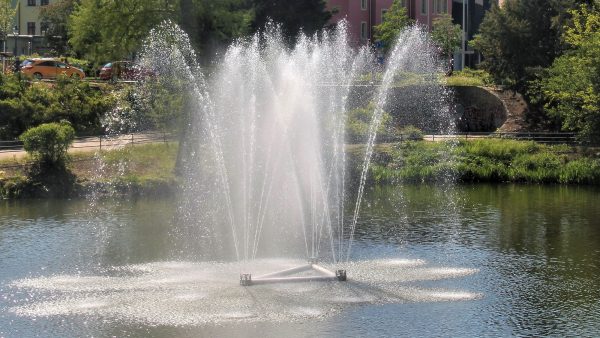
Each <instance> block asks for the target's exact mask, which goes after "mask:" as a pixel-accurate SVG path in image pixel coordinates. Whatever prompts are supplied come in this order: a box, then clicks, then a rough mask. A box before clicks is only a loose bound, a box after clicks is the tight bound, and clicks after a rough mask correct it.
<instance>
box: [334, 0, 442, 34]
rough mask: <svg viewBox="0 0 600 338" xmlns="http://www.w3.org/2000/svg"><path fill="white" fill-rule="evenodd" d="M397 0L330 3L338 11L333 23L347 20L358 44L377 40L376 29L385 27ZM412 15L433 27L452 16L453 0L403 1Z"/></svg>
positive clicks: (336, 0) (349, 0)
mask: <svg viewBox="0 0 600 338" xmlns="http://www.w3.org/2000/svg"><path fill="white" fill-rule="evenodd" d="M393 2H394V1H393V0H328V9H329V10H330V11H333V12H334V15H333V16H332V18H331V22H332V23H336V22H339V21H340V20H342V19H346V20H347V21H348V23H349V25H350V36H351V40H352V41H353V42H354V43H355V44H357V45H360V44H365V43H369V42H371V41H373V27H374V26H377V25H379V24H381V22H382V21H383V19H384V14H385V12H387V10H388V9H389V8H390V7H391V6H392V3H393ZM400 3H401V5H402V6H404V7H406V10H407V14H408V16H409V17H410V18H411V19H413V20H415V21H416V22H417V23H419V24H422V25H425V26H427V27H429V28H431V24H432V22H433V20H434V19H435V18H436V17H438V16H440V15H442V14H450V15H452V8H453V7H452V0H400Z"/></svg>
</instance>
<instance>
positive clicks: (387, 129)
mask: <svg viewBox="0 0 600 338" xmlns="http://www.w3.org/2000/svg"><path fill="white" fill-rule="evenodd" d="M374 112H375V105H374V104H373V103H372V102H371V103H369V104H368V105H367V106H366V107H361V108H357V109H353V110H351V111H349V112H348V120H347V122H346V140H347V141H349V142H352V143H362V142H366V141H367V140H368V138H369V128H370V126H371V123H372V119H373V113H374ZM392 129H393V126H392V123H391V116H390V114H389V113H388V112H385V111H384V112H383V113H382V116H381V124H380V125H379V129H378V130H377V140H379V141H389V140H391V139H392V138H393V135H394V132H393V130H392Z"/></svg>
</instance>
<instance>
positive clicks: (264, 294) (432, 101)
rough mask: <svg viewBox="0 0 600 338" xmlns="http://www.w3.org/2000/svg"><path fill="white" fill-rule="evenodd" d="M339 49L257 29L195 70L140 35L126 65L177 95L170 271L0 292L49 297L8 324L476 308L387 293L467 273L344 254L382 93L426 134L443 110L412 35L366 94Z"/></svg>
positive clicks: (411, 291)
mask: <svg viewBox="0 0 600 338" xmlns="http://www.w3.org/2000/svg"><path fill="white" fill-rule="evenodd" d="M347 36H348V35H347V28H346V26H345V25H344V24H342V25H340V26H338V28H336V29H335V30H332V31H324V32H322V33H321V34H320V35H319V36H314V37H306V36H300V37H299V38H298V41H297V43H296V45H295V46H293V47H290V46H288V45H286V44H285V43H284V39H283V38H282V37H281V34H280V33H279V31H278V29H277V27H276V26H275V25H270V26H268V27H267V28H266V29H265V31H264V32H262V33H261V34H257V35H255V36H254V37H252V38H249V39H245V40H239V41H237V42H235V43H233V44H232V45H231V46H230V47H229V49H228V50H227V52H226V53H225V54H224V55H221V56H219V61H218V62H217V63H215V64H213V65H212V67H211V68H210V69H211V71H210V72H206V71H203V69H202V68H201V67H200V65H199V63H198V58H197V55H196V54H195V52H194V50H193V48H192V47H191V46H190V43H189V41H188V40H187V37H186V35H185V33H184V32H183V31H181V30H180V29H179V28H178V27H177V26H175V25H172V24H169V23H165V24H164V25H162V26H160V27H158V28H156V29H155V30H153V31H152V32H151V33H150V36H149V38H148V40H147V42H146V44H145V49H144V52H143V53H142V54H141V58H140V62H141V63H143V64H144V63H147V64H148V65H152V67H153V68H154V69H156V72H157V77H156V78H152V79H151V81H153V82H158V83H159V84H161V83H163V84H164V83H167V84H169V85H173V87H174V88H186V89H187V95H188V96H187V104H186V114H188V115H187V121H188V123H187V128H184V138H182V140H181V141H182V142H181V143H180V148H182V152H183V154H184V155H186V156H184V157H182V159H181V163H180V170H181V172H182V174H183V176H184V177H185V184H183V187H184V188H183V192H182V194H181V195H182V196H181V199H180V200H179V202H178V203H177V207H178V212H177V216H176V221H175V222H174V224H173V229H172V230H171V237H172V239H173V243H172V246H173V247H174V249H173V251H174V254H173V255H172V256H170V257H169V258H167V260H169V259H171V261H166V262H160V261H158V262H154V261H152V262H150V263H147V262H146V263H141V264H136V263H137V262H134V263H133V264H129V265H125V266H118V264H114V265H113V264H112V263H109V266H108V267H106V268H105V270H103V271H101V273H100V274H101V276H97V275H96V271H95V270H94V271H93V272H92V273H91V275H89V274H90V273H88V275H69V274H67V275H55V276H42V277H39V278H25V279H22V280H17V281H14V282H13V283H12V284H11V285H10V287H12V288H15V289H18V290H36V291H37V292H38V293H39V294H45V293H47V294H48V295H49V296H48V297H46V298H45V297H41V296H40V297H39V299H38V298H36V299H34V300H33V301H32V302H30V303H28V302H26V301H24V302H22V303H18V304H16V305H13V306H12V308H11V309H10V311H11V313H14V314H15V315H16V316H20V317H36V316H46V317H47V316H66V315H73V314H76V315H90V314H93V315H100V316H101V317H103V318H105V317H110V318H118V319H122V318H124V319H125V320H132V321H136V322H143V323H151V324H152V325H155V326H160V325H172V326H184V325H203V324H209V323H210V324H214V323H222V322H230V321H236V322H252V321H282V320H284V321H295V320H300V321H302V320H304V319H306V318H322V317H327V316H330V315H333V314H336V313H338V312H339V311H340V309H341V308H342V307H344V306H347V304H365V303H368V304H386V303H401V302H406V301H414V302H419V301H455V300H471V299H477V298H479V297H480V294H478V293H469V292H462V291H460V292H459V291H453V290H443V289H442V290H440V289H428V288H422V289H421V288H418V287H415V286H414V285H407V286H402V285H401V283H403V282H406V283H411V282H414V281H437V280H440V279H445V278H456V277H463V276H468V275H472V274H474V273H475V272H476V271H477V270H476V269H461V268H447V267H427V266H424V265H425V262H424V261H422V260H420V259H397V258H386V257H385V255H383V254H381V253H377V254H376V255H372V256H367V257H366V258H365V257H362V259H361V258H360V257H359V259H357V257H354V256H353V250H357V249H356V248H355V247H353V246H356V245H355V244H354V241H355V234H356V233H357V230H359V229H360V227H361V225H360V223H359V216H360V214H361V205H362V196H363V194H364V193H365V187H366V185H367V172H368V170H369V164H370V160H371V156H372V154H373V151H374V147H375V143H376V139H377V131H378V129H379V125H380V124H381V121H382V115H383V112H384V110H385V109H387V106H388V105H389V101H390V95H389V93H390V90H391V88H392V87H394V85H396V84H398V83H401V82H402V81H403V80H404V79H405V78H406V77H408V76H409V77H411V79H414V78H415V77H416V78H418V80H419V86H418V87H416V88H414V89H413V90H412V91H411V95H410V100H420V101H421V102H423V106H424V107H427V111H428V112H430V113H429V114H426V113H425V112H422V111H419V112H417V113H418V114H423V115H424V116H425V115H429V117H428V118H430V117H431V116H432V115H435V117H436V118H434V119H432V120H435V121H438V122H436V123H438V125H436V126H433V128H434V129H435V128H437V129H440V128H443V127H444V126H447V125H448V123H447V121H449V119H448V118H447V117H448V116H447V115H448V114H449V108H448V105H447V103H446V95H445V94H446V93H445V92H444V89H443V88H442V86H441V85H440V84H439V83H438V78H437V76H438V75H437V74H438V73H439V71H440V69H439V68H438V63H437V61H436V58H435V56H434V53H433V52H432V49H431V48H430V46H429V45H428V40H427V34H426V33H425V32H424V31H423V30H422V29H420V28H418V27H413V28H410V29H407V30H406V31H404V32H403V33H402V34H401V35H400V36H399V38H398V42H397V46H396V48H395V49H394V50H393V51H392V52H391V54H390V57H389V61H388V64H387V67H386V69H385V71H384V73H383V76H382V78H381V81H378V79H372V80H377V81H375V83H372V84H369V85H368V86H364V85H361V84H357V80H359V79H364V78H365V77H370V76H371V67H372V65H373V60H374V54H373V53H372V51H370V50H368V49H367V48H362V49H358V50H356V49H354V48H352V47H350V43H349V41H348V37H347ZM370 80H371V79H370ZM148 93H149V92H148V91H145V90H144V85H143V84H142V86H141V87H140V90H139V91H138V92H137V93H136V97H137V98H138V99H139V100H141V101H143V100H145V98H146V97H145V95H149V94H148ZM371 98H372V99H373V101H374V107H375V108H374V111H373V116H372V121H371V123H370V127H369V131H368V135H367V137H366V138H365V140H364V144H365V145H364V149H365V151H364V156H363V157H362V161H361V163H360V168H359V170H358V175H355V177H351V175H350V172H349V171H348V170H347V168H348V166H349V163H348V158H347V157H346V151H345V148H346V144H345V127H346V122H347V117H348V109H349V106H351V104H350V101H354V102H357V101H359V102H360V101H363V102H367V101H369V100H370V99H371ZM400 99H402V98H400ZM395 104H398V101H396V102H395ZM115 120H119V119H118V118H117V119H115ZM118 129H119V128H115V130H118ZM95 203H99V201H96V202H95ZM106 222H108V221H105V223H106ZM111 226H113V225H111ZM103 227H104V228H106V229H108V227H109V226H108V225H103ZM115 227H120V225H118V226H115ZM104 228H103V229H104ZM101 233H102V234H101V235H102V238H101V240H102V241H106V240H108V239H109V238H110V231H108V230H103V231H101ZM171 257H172V258H171ZM238 277H239V280H238ZM315 282H319V283H315ZM330 282H331V283H330ZM336 282H344V283H336ZM291 283H293V284H291ZM238 284H239V285H242V286H245V287H235V286H237V285H238ZM249 286H253V287H249Z"/></svg>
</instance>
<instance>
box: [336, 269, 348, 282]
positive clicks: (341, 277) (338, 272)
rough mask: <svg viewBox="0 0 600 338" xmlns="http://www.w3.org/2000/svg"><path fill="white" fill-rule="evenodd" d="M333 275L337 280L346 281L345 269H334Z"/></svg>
mask: <svg viewBox="0 0 600 338" xmlns="http://www.w3.org/2000/svg"><path fill="white" fill-rule="evenodd" d="M335 276H336V277H337V279H338V281H340V282H345V281H346V270H335Z"/></svg>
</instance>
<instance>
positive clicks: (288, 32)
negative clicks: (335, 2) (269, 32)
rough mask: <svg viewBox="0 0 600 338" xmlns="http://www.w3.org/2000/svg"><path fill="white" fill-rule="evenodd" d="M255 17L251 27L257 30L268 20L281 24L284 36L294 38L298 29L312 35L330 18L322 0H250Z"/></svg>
mask: <svg viewBox="0 0 600 338" xmlns="http://www.w3.org/2000/svg"><path fill="white" fill-rule="evenodd" d="M250 3H251V4H252V5H253V8H254V13H255V17H254V20H253V22H252V28H253V29H254V30H255V31H257V30H260V29H262V28H264V27H265V25H266V23H267V22H268V21H269V20H272V21H273V22H275V23H277V24H281V29H282V31H283V34H284V36H286V37H287V38H289V39H294V38H295V37H296V36H297V35H298V33H299V32H300V31H303V32H304V33H305V34H307V35H312V34H314V33H315V32H317V31H318V30H320V29H322V28H323V27H325V25H326V24H327V22H328V21H329V19H330V18H331V12H329V11H328V10H327V4H326V1H324V0H302V1H299V0H298V1H290V0H252V1H250Z"/></svg>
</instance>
